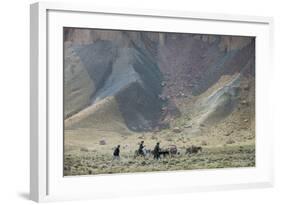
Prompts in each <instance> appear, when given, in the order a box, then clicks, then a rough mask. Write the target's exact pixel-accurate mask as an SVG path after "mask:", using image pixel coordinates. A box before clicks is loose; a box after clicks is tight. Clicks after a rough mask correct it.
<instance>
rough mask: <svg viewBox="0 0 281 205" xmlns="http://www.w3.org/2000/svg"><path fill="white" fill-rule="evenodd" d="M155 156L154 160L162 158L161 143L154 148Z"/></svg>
mask: <svg viewBox="0 0 281 205" xmlns="http://www.w3.org/2000/svg"><path fill="white" fill-rule="evenodd" d="M153 155H154V159H159V158H160V143H159V142H157V144H156V145H155V147H154V150H153Z"/></svg>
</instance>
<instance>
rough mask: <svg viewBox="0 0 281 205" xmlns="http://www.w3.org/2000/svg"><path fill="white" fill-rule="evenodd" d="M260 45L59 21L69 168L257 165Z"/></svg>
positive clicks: (75, 172)
mask: <svg viewBox="0 0 281 205" xmlns="http://www.w3.org/2000/svg"><path fill="white" fill-rule="evenodd" d="M255 44H256V38H255V37H254V36H236V35H220V34H200V33H177V32H162V31H159V32H156V31H137V30H136V31H133V30H110V29H99V28H76V27H63V59H62V61H63V116H61V117H62V118H63V146H64V147H63V175H64V176H80V175H100V174H121V173H139V172H156V171H158V172H159V171H161V172H164V171H184V170H186V171H187V170H199V169H222V168H232V169H233V168H242V167H255V166H256V149H255V147H256V140H255V138H256V137H255V134H256V133H255V121H256V120H255V64H256V62H255V51H256V48H255Z"/></svg>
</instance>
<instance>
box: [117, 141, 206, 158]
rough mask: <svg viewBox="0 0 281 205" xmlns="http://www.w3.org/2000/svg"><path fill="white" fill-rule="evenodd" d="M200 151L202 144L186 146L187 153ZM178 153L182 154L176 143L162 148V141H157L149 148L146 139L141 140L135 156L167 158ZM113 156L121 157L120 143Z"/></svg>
mask: <svg viewBox="0 0 281 205" xmlns="http://www.w3.org/2000/svg"><path fill="white" fill-rule="evenodd" d="M198 152H202V147H201V146H195V145H191V146H190V147H188V148H186V150H185V154H186V155H190V154H197V153H198ZM176 155H180V152H179V150H178V149H177V146H176V145H170V146H169V147H168V148H166V149H161V148H160V143H159V142H157V144H156V145H155V147H154V149H147V148H146V147H145V146H144V141H141V143H140V145H139V148H138V149H137V150H136V151H135V153H134V158H136V157H139V156H141V157H150V156H153V158H154V159H160V158H165V157H167V156H170V157H172V156H176ZM113 157H114V159H119V158H120V145H118V146H117V147H116V148H115V149H114V152H113Z"/></svg>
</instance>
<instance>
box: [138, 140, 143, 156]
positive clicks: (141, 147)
mask: <svg viewBox="0 0 281 205" xmlns="http://www.w3.org/2000/svg"><path fill="white" fill-rule="evenodd" d="M143 148H144V141H141V143H140V146H139V150H138V152H139V155H141V156H144V151H143Z"/></svg>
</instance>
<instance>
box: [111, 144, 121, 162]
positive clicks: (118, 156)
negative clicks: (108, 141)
mask: <svg viewBox="0 0 281 205" xmlns="http://www.w3.org/2000/svg"><path fill="white" fill-rule="evenodd" d="M113 159H120V145H117V147H116V148H115V150H114V152H113Z"/></svg>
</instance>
